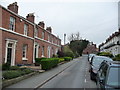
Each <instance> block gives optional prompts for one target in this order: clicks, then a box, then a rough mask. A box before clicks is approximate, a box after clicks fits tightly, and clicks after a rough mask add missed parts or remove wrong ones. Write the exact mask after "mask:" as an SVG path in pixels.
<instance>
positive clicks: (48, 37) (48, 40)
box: [48, 34, 50, 42]
mask: <svg viewBox="0 0 120 90" xmlns="http://www.w3.org/2000/svg"><path fill="white" fill-rule="evenodd" d="M48 41H49V42H50V34H48Z"/></svg>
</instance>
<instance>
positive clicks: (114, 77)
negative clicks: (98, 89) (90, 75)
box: [107, 67, 120, 87]
mask: <svg viewBox="0 0 120 90" xmlns="http://www.w3.org/2000/svg"><path fill="white" fill-rule="evenodd" d="M119 74H120V67H111V68H110V70H109V73H108V78H107V85H109V86H115V87H120V78H119Z"/></svg>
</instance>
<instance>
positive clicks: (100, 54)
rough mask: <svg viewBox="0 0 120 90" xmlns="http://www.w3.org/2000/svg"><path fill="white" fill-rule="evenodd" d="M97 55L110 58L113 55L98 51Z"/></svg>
mask: <svg viewBox="0 0 120 90" xmlns="http://www.w3.org/2000/svg"><path fill="white" fill-rule="evenodd" d="M97 55H99V56H107V57H110V58H112V57H113V55H112V54H111V53H109V52H99V53H98V54H97Z"/></svg>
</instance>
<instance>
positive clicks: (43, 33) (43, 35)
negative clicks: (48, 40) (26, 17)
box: [42, 31, 45, 39]
mask: <svg viewBox="0 0 120 90" xmlns="http://www.w3.org/2000/svg"><path fill="white" fill-rule="evenodd" d="M44 38H45V32H44V31H43V32H42V39H44Z"/></svg>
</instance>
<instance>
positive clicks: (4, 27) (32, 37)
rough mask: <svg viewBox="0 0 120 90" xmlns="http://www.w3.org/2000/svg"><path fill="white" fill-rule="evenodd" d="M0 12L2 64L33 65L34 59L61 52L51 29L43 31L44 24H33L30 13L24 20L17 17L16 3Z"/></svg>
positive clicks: (57, 40) (0, 8) (32, 17)
mask: <svg viewBox="0 0 120 90" xmlns="http://www.w3.org/2000/svg"><path fill="white" fill-rule="evenodd" d="M13 6H15V7H14V8H13ZM13 9H14V10H13ZM0 12H2V13H0V20H2V21H0V22H1V23H2V24H1V23H0V33H1V35H2V39H1V40H2V41H0V44H1V43H2V62H3V63H6V62H8V60H9V62H10V63H11V65H17V64H33V63H34V58H35V57H36V58H40V57H49V58H50V57H52V56H53V54H56V53H57V51H58V50H61V40H60V39H59V38H58V37H56V36H55V35H53V34H52V28H51V27H48V28H46V29H45V28H44V25H45V24H44V22H40V23H39V24H35V22H34V19H35V16H34V14H32V13H31V14H28V15H27V16H26V18H24V17H22V16H20V15H18V6H17V3H16V2H15V3H13V4H10V5H9V6H8V9H6V8H4V7H3V6H0ZM14 22H15V23H14ZM10 27H11V28H12V30H10ZM36 32H37V33H36ZM43 32H44V39H43V38H42V37H43V34H42V33H43ZM48 49H49V50H48ZM43 52H44V53H43ZM42 54H43V55H42Z"/></svg>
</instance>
